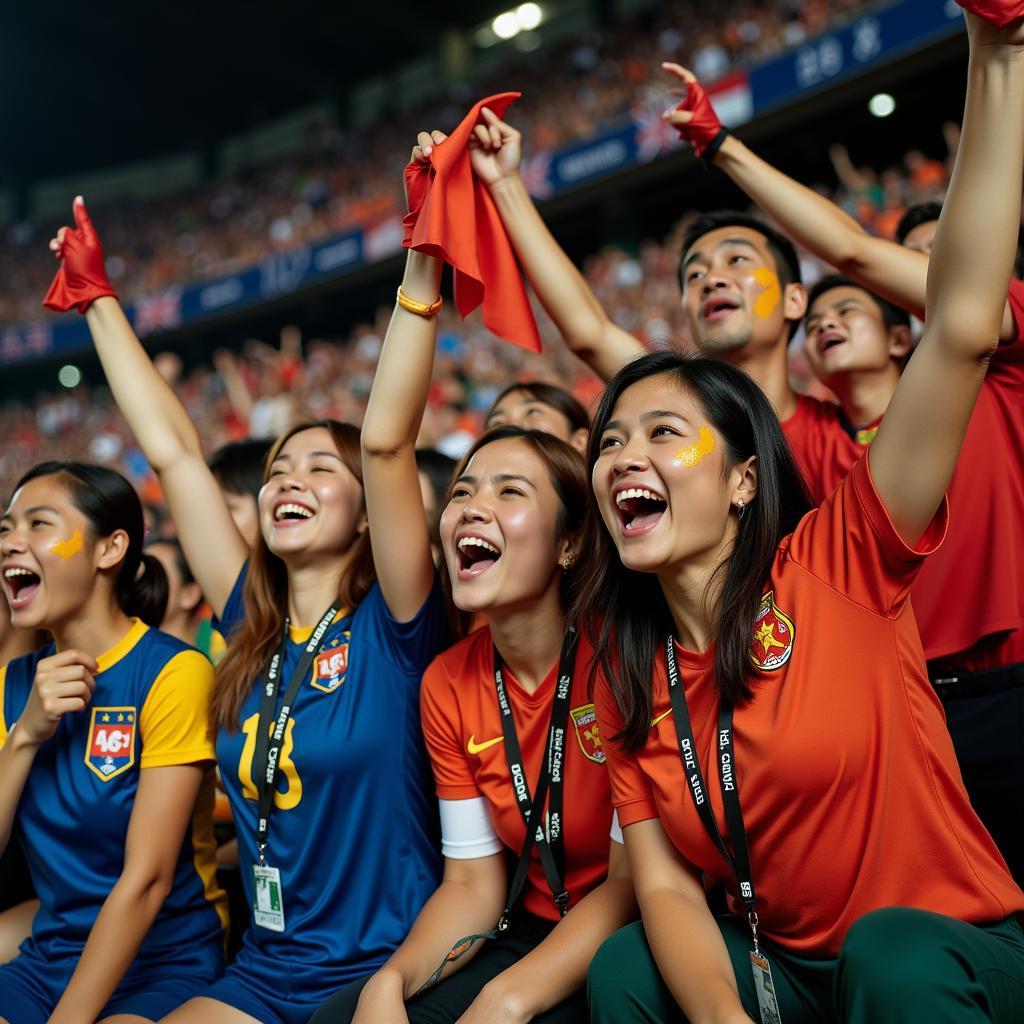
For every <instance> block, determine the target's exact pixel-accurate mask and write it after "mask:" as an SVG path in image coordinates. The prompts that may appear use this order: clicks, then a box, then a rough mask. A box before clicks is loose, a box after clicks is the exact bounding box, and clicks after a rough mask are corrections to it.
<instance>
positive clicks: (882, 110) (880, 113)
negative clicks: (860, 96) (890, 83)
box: [868, 92, 896, 117]
mask: <svg viewBox="0 0 1024 1024" xmlns="http://www.w3.org/2000/svg"><path fill="white" fill-rule="evenodd" d="M895 109H896V101H895V100H894V99H893V98H892V97H891V96H890V95H889V94H888V93H887V92H876V93H875V95H874V96H872V97H871V99H869V100H868V110H870V111H871V113H872V114H873V115H874V116H875V117H888V116H889V115H890V114H891V113H892V112H893V111H894V110H895Z"/></svg>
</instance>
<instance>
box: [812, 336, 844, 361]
mask: <svg viewBox="0 0 1024 1024" xmlns="http://www.w3.org/2000/svg"><path fill="white" fill-rule="evenodd" d="M845 341H846V338H844V337H843V335H841V334H840V333H839V332H838V331H826V332H825V333H824V334H823V335H822V336H821V337H820V338H819V339H818V351H819V352H820V353H822V354H823V355H824V353H826V352H827V351H828V350H829V349H830V348H835V347H836V346H837V345H842V344H843V342H845Z"/></svg>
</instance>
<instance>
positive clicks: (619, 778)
mask: <svg viewBox="0 0 1024 1024" xmlns="http://www.w3.org/2000/svg"><path fill="white" fill-rule="evenodd" d="M594 709H595V711H596V712H597V724H598V727H599V729H600V730H601V740H602V744H603V746H604V750H605V758H606V764H607V765H608V773H609V776H610V779H611V786H612V804H613V806H614V807H615V810H616V811H617V812H618V816H619V825H620V827H621V828H625V827H626V826H627V825H633V824H635V823H636V822H638V821H647V820H648V819H650V818H657V817H658V807H657V805H656V804H655V802H654V793H653V791H652V790H651V784H650V782H649V781H648V779H647V776H646V775H644V773H643V770H642V769H641V768H640V765H639V764H638V763H637V760H636V758H635V757H634V756H633V755H632V754H627V753H625V752H624V751H623V750H622V749H621V748H620V747H619V745H618V743H616V742H614V741H613V740H612V737H613V736H617V735H618V734H619V732H621V730H622V716H621V715H620V714H619V709H618V707H617V706H616V704H615V698H614V697H613V696H612V693H611V690H610V689H609V688H608V683H607V682H606V680H605V678H604V676H598V677H597V680H596V682H595V685H594Z"/></svg>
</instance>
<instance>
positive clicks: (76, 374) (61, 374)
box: [57, 363, 82, 388]
mask: <svg viewBox="0 0 1024 1024" xmlns="http://www.w3.org/2000/svg"><path fill="white" fill-rule="evenodd" d="M57 380H59V381H60V383H61V385H62V386H63V387H66V388H77V387H78V385H79V384H81V383H82V371H81V370H80V369H79V368H78V367H77V366H73V365H72V364H71V363H68V364H67V365H66V366H62V367H61V368H60V369H59V370H58V371H57Z"/></svg>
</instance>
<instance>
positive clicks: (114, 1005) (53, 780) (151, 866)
mask: <svg viewBox="0 0 1024 1024" xmlns="http://www.w3.org/2000/svg"><path fill="white" fill-rule="evenodd" d="M142 541H143V521H142V506H141V504H140V502H139V499H138V496H137V495H136V494H135V491H134V490H133V489H132V487H131V485H130V484H129V483H128V481H127V480H125V479H124V477H122V476H121V475H120V474H118V473H115V472H114V471H112V470H110V469H106V468H104V467H101V466H93V465H89V464H85V463H75V462H50V463H43V464H41V465H38V466H36V467H35V468H34V469H32V470H30V471H29V472H28V473H27V474H26V475H25V476H24V477H23V478H22V479H21V481H20V482H19V483H18V485H17V487H16V488H15V491H14V495H13V497H12V498H11V502H10V504H9V505H8V507H7V508H6V509H5V510H4V512H3V515H2V518H0V572H2V577H3V587H4V591H5V597H6V599H7V603H8V604H9V606H10V611H11V619H12V622H13V624H14V625H15V626H17V627H21V628H26V629H46V630H49V631H50V633H51V634H52V636H53V638H54V643H51V644H48V645H47V646H45V647H43V648H41V649H40V650H38V651H36V652H35V653H33V654H27V655H23V656H22V657H18V658H15V659H13V660H12V661H11V662H10V663H9V664H8V665H6V666H5V667H3V668H0V744H2V746H0V848H2V847H5V846H6V845H7V843H8V841H9V840H10V839H11V836H12V834H13V835H16V836H17V837H18V839H19V840H20V841H21V844H22V846H23V848H24V850H25V854H26V858H27V860H28V865H29V870H30V873H31V875H32V881H33V884H34V886H35V890H36V893H37V895H38V897H39V900H40V903H41V906H40V909H39V911H38V913H37V914H36V916H35V919H34V921H33V924H32V934H31V936H30V937H29V938H28V939H27V940H26V941H25V942H24V943H22V946H21V950H20V953H19V955H18V956H17V957H15V959H14V960H12V961H11V962H10V963H8V964H5V965H3V966H2V967H0V1020H2V1021H5V1022H7V1024H45V1022H47V1021H48V1022H50V1024H71V1022H81V1021H107V1020H111V1021H113V1020H116V1022H117V1024H134V1022H143V1021H155V1020H158V1019H160V1018H161V1017H162V1016H164V1015H165V1014H167V1013H169V1012H170V1011H172V1010H173V1009H174V1008H175V1007H177V1006H178V1005H180V1004H181V1003H183V1002H185V1001H186V1000H187V999H189V998H190V997H191V996H192V995H193V994H194V993H195V992H196V991H198V990H199V989H200V988H201V987H202V986H203V985H205V984H209V983H211V982H212V981H214V980H215V979H216V978H217V977H219V975H220V974H221V972H222V971H223V967H224V963H223V942H224V928H225V925H226V923H227V922H226V902H225V900H224V896H223V893H221V892H220V890H219V889H218V888H217V886H216V883H215V880H214V876H215V872H216V864H215V860H214V844H213V819H212V809H213V761H214V749H213V742H212V738H211V734H210V730H209V728H208V721H207V717H208V714H207V709H208V705H209V699H210V692H211V689H212V686H213V669H212V667H211V666H210V663H209V662H208V661H207V660H206V658H204V657H203V656H202V655H201V654H200V653H199V652H198V651H195V650H193V649H192V648H190V647H188V646H187V645H185V644H183V643H181V642H180V641H178V640H176V639H175V638H173V637H171V636H168V635H167V634H165V633H161V632H159V631H158V630H156V629H151V628H150V627H149V626H148V625H147V622H159V621H160V618H161V616H162V615H163V607H164V605H165V603H166V600H167V580H166V577H165V576H164V573H163V570H162V568H161V567H160V565H159V563H157V562H156V560H155V559H153V558H152V557H151V556H149V555H144V554H143V552H142Z"/></svg>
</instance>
